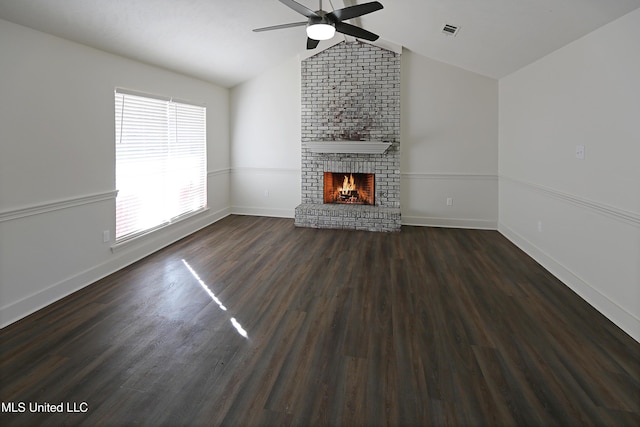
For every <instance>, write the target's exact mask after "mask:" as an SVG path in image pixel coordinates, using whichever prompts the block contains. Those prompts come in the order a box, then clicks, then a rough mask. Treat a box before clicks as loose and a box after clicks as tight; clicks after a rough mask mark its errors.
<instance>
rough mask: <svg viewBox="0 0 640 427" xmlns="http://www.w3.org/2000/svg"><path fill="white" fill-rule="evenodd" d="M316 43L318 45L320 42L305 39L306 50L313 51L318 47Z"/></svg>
mask: <svg viewBox="0 0 640 427" xmlns="http://www.w3.org/2000/svg"><path fill="white" fill-rule="evenodd" d="M318 43H320V40H314V39H310V38H309V37H307V49H315V48H316V47H318Z"/></svg>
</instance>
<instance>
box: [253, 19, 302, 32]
mask: <svg viewBox="0 0 640 427" xmlns="http://www.w3.org/2000/svg"><path fill="white" fill-rule="evenodd" d="M303 25H307V21H304V22H293V23H291V24H281V25H272V26H270V27H262V28H256V29H254V30H253V31H254V32H256V33H259V32H261V31H271V30H281V29H283V28H292V27H302V26H303Z"/></svg>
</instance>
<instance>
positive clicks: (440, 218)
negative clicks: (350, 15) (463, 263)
mask: <svg viewBox="0 0 640 427" xmlns="http://www.w3.org/2000/svg"><path fill="white" fill-rule="evenodd" d="M401 86H402V95H401V99H402V111H401V117H402V130H401V132H402V135H401V144H400V153H401V171H402V182H401V192H402V196H401V197H402V201H401V207H402V222H403V224H412V225H433V226H445V227H447V226H451V227H472V228H491V229H495V228H496V227H497V222H498V177H497V171H498V81H497V80H494V79H491V78H488V77H484V76H481V75H478V74H474V73H471V72H469V71H466V70H462V69H460V68H457V67H453V66H451V65H447V64H444V63H442V62H438V61H435V60H432V59H429V58H426V57H424V56H421V55H418V54H416V53H413V52H411V51H408V50H404V52H403V55H402V79H401ZM447 198H451V199H452V202H453V204H452V205H451V206H447V203H446V202H447Z"/></svg>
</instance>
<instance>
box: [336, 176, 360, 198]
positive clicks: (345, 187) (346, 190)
mask: <svg viewBox="0 0 640 427" xmlns="http://www.w3.org/2000/svg"><path fill="white" fill-rule="evenodd" d="M355 189H356V182H355V180H354V179H353V174H350V176H349V177H347V175H345V176H344V181H343V182H342V188H338V191H339V192H340V194H351V191H354V190H355Z"/></svg>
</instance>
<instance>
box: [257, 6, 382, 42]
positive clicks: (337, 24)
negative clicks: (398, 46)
mask: <svg viewBox="0 0 640 427" xmlns="http://www.w3.org/2000/svg"><path fill="white" fill-rule="evenodd" d="M280 3H283V4H284V5H285V6H288V7H290V8H291V9H293V10H295V11H296V12H298V13H300V14H301V15H304V16H306V17H307V20H306V21H304V22H294V23H291V24H282V25H274V26H271V27H263V28H256V29H255V30H253V31H255V32H260V31H271V30H280V29H283V28H291V27H302V26H304V25H306V26H307V49H315V48H316V47H317V46H318V43H320V40H328V39H330V38H332V37H333V36H334V35H335V33H336V31H337V32H339V33H342V34H346V35H349V36H353V37H356V38H359V39H364V40H369V41H375V40H377V39H378V37H379V36H378V35H377V34H374V33H372V32H371V31H367V30H365V29H363V28H360V27H356V26H355V25H351V24H347V23H345V22H342V21H346V20H349V19H353V18H357V17H359V16H362V15H366V14H367V13H371V12H375V11H376V10H380V9H382V4H381V3H380V2H377V1H372V2H369V3H364V4H358V5H355V6H349V7H345V8H342V9H337V10H334V11H333V12H327V11H325V10H322V0H320V8H319V10H316V11H315V12H314V11H313V10H311V9H309V8H307V7H306V6H303V5H301V4H300V3H298V2H295V1H294V0H280Z"/></svg>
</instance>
